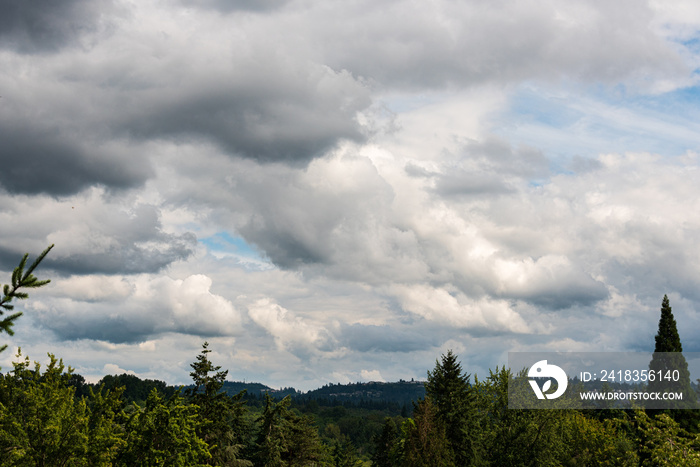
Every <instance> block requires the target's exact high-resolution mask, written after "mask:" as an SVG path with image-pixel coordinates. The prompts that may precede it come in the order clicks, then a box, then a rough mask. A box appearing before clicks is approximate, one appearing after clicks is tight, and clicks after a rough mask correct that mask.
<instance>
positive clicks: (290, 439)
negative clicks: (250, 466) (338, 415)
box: [253, 394, 333, 467]
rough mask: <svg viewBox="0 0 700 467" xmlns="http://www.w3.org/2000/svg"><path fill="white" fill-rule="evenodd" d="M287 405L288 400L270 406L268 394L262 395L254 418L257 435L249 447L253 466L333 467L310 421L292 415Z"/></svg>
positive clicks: (286, 398)
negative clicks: (261, 401) (261, 400)
mask: <svg viewBox="0 0 700 467" xmlns="http://www.w3.org/2000/svg"><path fill="white" fill-rule="evenodd" d="M290 404H291V397H290V396H287V397H285V398H284V399H282V400H281V401H279V402H274V401H273V400H272V398H271V397H270V395H269V394H265V407H264V409H263V412H262V414H261V415H260V417H259V418H258V424H259V431H258V436H257V439H256V441H255V444H254V447H253V450H254V453H253V457H254V462H255V465H256V466H261V467H262V466H265V467H281V466H310V465H316V466H326V465H327V466H331V465H333V461H332V459H331V456H330V454H329V453H328V451H327V450H326V448H325V446H323V444H322V443H321V438H320V437H319V435H318V431H317V430H316V428H315V427H314V426H313V423H312V421H311V419H309V418H308V417H300V416H299V415H297V414H295V413H294V412H292V411H291V410H290V409H289V406H290Z"/></svg>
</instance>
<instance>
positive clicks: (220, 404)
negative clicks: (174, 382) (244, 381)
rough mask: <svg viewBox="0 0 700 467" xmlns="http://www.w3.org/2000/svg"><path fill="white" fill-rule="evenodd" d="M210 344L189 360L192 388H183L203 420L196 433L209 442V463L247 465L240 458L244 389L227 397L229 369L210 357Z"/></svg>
mask: <svg viewBox="0 0 700 467" xmlns="http://www.w3.org/2000/svg"><path fill="white" fill-rule="evenodd" d="M208 347H209V343H208V342H205V343H204V344H203V345H202V351H201V352H200V354H199V355H197V361H196V362H194V363H192V364H191V365H190V366H191V367H192V370H193V371H192V372H191V373H190V376H191V377H192V380H193V382H194V387H192V388H191V389H187V390H186V391H185V396H186V397H187V399H188V401H189V402H190V403H191V404H194V405H197V406H198V407H199V416H200V418H201V420H202V423H201V424H200V425H199V427H198V429H197V433H198V435H199V436H200V437H201V438H202V439H203V440H204V441H206V443H207V444H208V445H209V449H210V451H211V455H212V458H211V459H210V461H209V463H210V464H211V465H230V466H239V467H244V466H250V465H252V464H251V462H250V461H247V460H244V459H240V453H241V451H242V449H243V443H242V439H241V438H242V437H243V435H244V433H245V432H247V429H246V426H245V423H244V417H243V415H244V412H245V407H244V406H243V402H241V399H242V398H243V396H244V395H245V391H241V392H240V393H238V394H237V395H236V396H233V397H230V396H228V395H227V394H226V393H225V392H223V391H222V388H223V387H224V381H226V376H227V375H228V370H225V371H221V367H220V366H215V365H214V364H213V363H212V362H211V360H209V354H210V353H211V350H209V348H208Z"/></svg>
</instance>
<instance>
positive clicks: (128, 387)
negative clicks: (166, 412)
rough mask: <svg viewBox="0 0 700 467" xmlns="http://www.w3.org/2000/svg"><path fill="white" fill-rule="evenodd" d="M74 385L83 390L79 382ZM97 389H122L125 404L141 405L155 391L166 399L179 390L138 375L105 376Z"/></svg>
mask: <svg viewBox="0 0 700 467" xmlns="http://www.w3.org/2000/svg"><path fill="white" fill-rule="evenodd" d="M73 384H75V385H76V386H77V387H78V388H81V389H82V386H83V385H81V384H80V383H79V382H73ZM86 386H87V385H86ZM96 387H97V388H99V387H103V388H104V389H106V390H112V391H114V390H116V389H119V388H121V389H122V392H121V397H122V400H123V401H124V402H126V403H129V402H138V403H139V404H141V405H143V404H144V403H145V402H146V399H148V396H149V395H150V394H151V391H153V390H154V389H156V390H157V391H158V392H159V393H160V394H163V395H164V396H166V397H170V396H173V395H174V394H175V392H176V391H177V388H175V387H173V386H168V385H167V384H166V383H165V382H164V381H158V380H154V379H141V378H139V377H138V376H136V375H130V374H126V373H123V374H121V375H105V376H104V377H103V378H102V379H101V380H100V381H98V382H97V385H96ZM84 391H85V392H87V389H84Z"/></svg>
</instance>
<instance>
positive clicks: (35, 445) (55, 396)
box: [0, 353, 110, 466]
mask: <svg viewBox="0 0 700 467" xmlns="http://www.w3.org/2000/svg"><path fill="white" fill-rule="evenodd" d="M49 356H50V363H49V364H48V366H47V367H46V370H45V371H44V373H41V366H40V365H39V364H38V363H36V364H35V365H34V368H30V363H29V358H25V359H24V360H20V361H19V362H18V363H14V364H13V365H14V370H13V371H12V372H11V373H10V374H7V375H4V377H3V378H2V379H0V458H2V465H8V466H14V465H17V466H61V465H66V466H78V465H87V463H86V462H87V461H86V458H87V454H88V451H89V445H90V442H91V441H96V440H94V439H93V440H90V436H91V435H92V436H93V437H99V436H110V435H107V434H106V433H104V432H103V431H99V430H97V431H92V432H91V430H90V415H89V411H88V408H87V405H86V403H85V401H75V399H74V397H73V391H74V389H73V388H72V387H70V386H68V384H67V381H68V379H69V377H70V373H71V371H72V370H71V369H70V368H68V369H67V371H66V368H65V366H64V365H63V362H62V361H61V360H56V358H55V357H54V356H53V355H49ZM17 357H18V358H21V353H18V355H17ZM96 442H102V441H101V440H97V441H96ZM93 465H108V464H105V463H96V464H93Z"/></svg>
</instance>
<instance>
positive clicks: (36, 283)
mask: <svg viewBox="0 0 700 467" xmlns="http://www.w3.org/2000/svg"><path fill="white" fill-rule="evenodd" d="M52 248H53V245H51V246H49V247H48V248H47V249H45V250H44V251H43V252H42V253H41V254H40V255H39V256H37V258H36V259H35V260H34V262H33V263H32V264H31V266H29V268H28V269H27V270H26V271H25V270H24V267H25V266H26V265H27V259H28V258H29V253H27V254H25V255H24V256H23V257H22V259H21V260H20V262H19V266H17V267H16V268H15V269H14V271H13V272H12V282H11V283H10V284H5V285H4V286H3V288H2V298H1V299H0V333H2V332H5V333H7V334H9V335H10V336H12V335H14V331H13V330H12V326H14V324H15V321H16V320H17V318H19V317H20V316H22V313H21V312H16V313H12V314H10V315H7V316H4V315H5V314H6V313H8V312H10V311H12V310H14V305H12V303H11V302H12V300H14V299H17V300H24V299H26V298H28V297H29V295H28V294H27V293H26V292H20V291H19V290H20V289H36V288H39V287H43V286H45V285H46V284H48V283H49V282H51V281H50V280H39V279H37V278H36V277H35V276H34V274H33V272H34V270H35V269H36V268H37V266H39V263H41V261H42V260H43V259H44V257H45V256H46V255H47V254H48V253H49V251H51V249H52ZM3 316H4V317H3ZM6 348H7V345H3V346H0V352H2V351H3V350H5V349H6Z"/></svg>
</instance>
